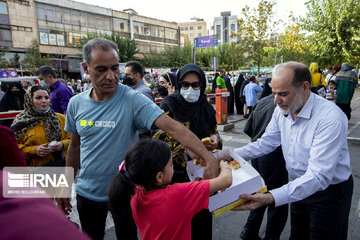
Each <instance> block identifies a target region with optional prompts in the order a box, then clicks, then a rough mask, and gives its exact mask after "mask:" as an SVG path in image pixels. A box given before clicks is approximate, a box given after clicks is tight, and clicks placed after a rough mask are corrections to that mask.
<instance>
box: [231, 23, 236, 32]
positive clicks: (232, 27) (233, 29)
mask: <svg viewBox="0 0 360 240" xmlns="http://www.w3.org/2000/svg"><path fill="white" fill-rule="evenodd" d="M231 31H233V32H235V24H231Z"/></svg>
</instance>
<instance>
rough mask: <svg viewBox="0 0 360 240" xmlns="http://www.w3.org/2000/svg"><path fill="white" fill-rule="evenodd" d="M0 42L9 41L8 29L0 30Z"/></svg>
mask: <svg viewBox="0 0 360 240" xmlns="http://www.w3.org/2000/svg"><path fill="white" fill-rule="evenodd" d="M0 41H11V31H10V30H8V29H0Z"/></svg>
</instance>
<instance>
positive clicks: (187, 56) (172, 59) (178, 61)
mask: <svg viewBox="0 0 360 240" xmlns="http://www.w3.org/2000/svg"><path fill="white" fill-rule="evenodd" d="M163 55H164V57H165V62H164V64H166V65H165V66H168V67H171V68H180V67H182V66H184V65H186V64H188V63H191V45H185V46H184V47H180V46H176V47H170V46H169V47H166V48H165V51H164V52H163Z"/></svg>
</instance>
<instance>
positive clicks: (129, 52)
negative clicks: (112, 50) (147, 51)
mask: <svg viewBox="0 0 360 240" xmlns="http://www.w3.org/2000/svg"><path fill="white" fill-rule="evenodd" d="M93 38H105V39H108V40H111V41H113V42H115V43H116V44H117V45H118V47H119V62H128V61H131V60H138V57H136V56H135V55H136V54H138V53H139V50H138V48H137V43H136V41H135V40H131V39H130V38H122V37H120V36H119V35H117V34H114V33H112V34H111V35H109V34H104V33H88V34H87V35H86V38H83V39H81V41H80V46H79V48H80V50H81V49H82V47H83V46H84V45H85V44H86V43H87V42H88V41H89V40H91V39H93ZM81 59H83V58H82V57H81Z"/></svg>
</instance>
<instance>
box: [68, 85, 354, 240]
mask: <svg viewBox="0 0 360 240" xmlns="http://www.w3.org/2000/svg"><path fill="white" fill-rule="evenodd" d="M351 107H352V118H351V119H350V121H349V134H348V147H349V152H350V158H351V167H352V170H353V178H354V192H353V197H352V204H351V212H350V217H349V232H348V239H349V240H357V239H360V201H359V196H360V157H359V156H360V88H357V89H356V91H355V95H354V97H353V101H352V104H351ZM229 122H231V123H234V128H233V129H232V130H230V131H228V132H221V133H220V134H221V137H222V138H223V143H224V148H225V149H234V148H238V147H242V146H245V145H246V144H247V143H249V142H250V138H249V137H248V136H247V135H246V134H244V133H243V128H244V125H245V123H246V120H245V119H243V117H242V116H239V115H231V116H230V117H229ZM73 204H74V205H75V202H74V201H73ZM74 209H75V211H74V212H73V213H72V215H71V219H72V220H73V221H75V222H78V216H77V213H76V207H74ZM170 214H171V213H169V215H170ZM248 214H249V212H248V211H244V212H234V211H230V212H227V213H225V214H223V215H221V216H218V217H216V218H214V220H213V239H214V240H222V239H223V240H229V239H239V236H240V233H241V231H242V228H243V226H244V225H245V223H246V219H247V216H248ZM165 217H166V216H165ZM265 227H266V215H265V217H264V221H263V224H262V226H261V229H260V236H261V237H264V235H265ZM289 236H290V213H289V217H288V221H287V223H286V226H285V229H284V231H283V233H282V235H281V239H289ZM105 239H106V240H115V239H116V236H115V229H114V225H113V222H112V220H111V217H110V216H108V219H107V226H106V233H105Z"/></svg>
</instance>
